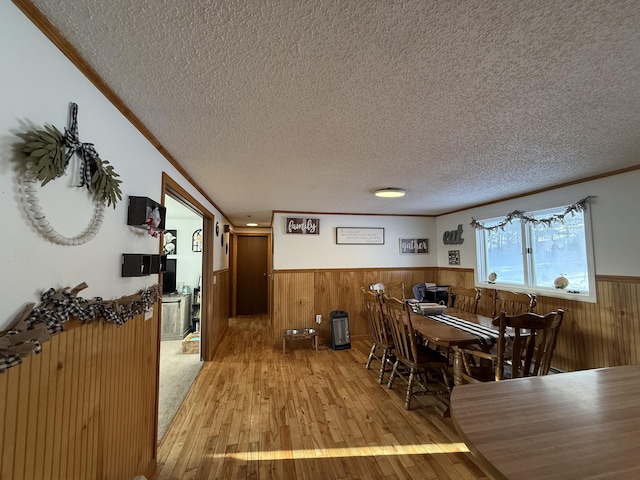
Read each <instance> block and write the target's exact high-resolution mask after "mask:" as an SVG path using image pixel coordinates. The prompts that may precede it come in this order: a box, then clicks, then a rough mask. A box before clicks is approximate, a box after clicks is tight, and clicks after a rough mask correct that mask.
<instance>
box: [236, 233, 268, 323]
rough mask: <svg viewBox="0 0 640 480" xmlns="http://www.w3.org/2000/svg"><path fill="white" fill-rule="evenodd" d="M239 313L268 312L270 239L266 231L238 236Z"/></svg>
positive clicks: (237, 311)
mask: <svg viewBox="0 0 640 480" xmlns="http://www.w3.org/2000/svg"><path fill="white" fill-rule="evenodd" d="M236 245H237V251H236V255H237V272H236V273H237V286H236V314H237V315H266V314H268V313H269V306H268V305H269V302H268V292H269V288H268V287H269V262H268V256H269V241H268V237H267V236H266V235H238V236H237V244H236Z"/></svg>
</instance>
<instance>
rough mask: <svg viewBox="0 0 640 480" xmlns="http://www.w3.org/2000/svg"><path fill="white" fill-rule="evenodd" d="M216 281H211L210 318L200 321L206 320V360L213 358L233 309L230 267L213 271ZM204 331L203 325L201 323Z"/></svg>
mask: <svg viewBox="0 0 640 480" xmlns="http://www.w3.org/2000/svg"><path fill="white" fill-rule="evenodd" d="M213 277H214V278H215V282H211V283H212V286H211V289H212V294H211V295H209V298H210V301H211V302H212V304H211V306H210V308H209V309H208V311H209V312H211V313H212V314H211V317H210V318H202V319H200V322H206V326H205V327H204V333H205V335H206V338H204V339H203V340H204V341H205V342H206V344H207V345H206V347H205V349H204V352H206V353H205V358H204V360H207V361H208V360H211V359H212V358H213V356H214V354H215V353H216V351H217V350H218V347H219V345H220V341H221V340H222V336H223V335H224V332H225V331H226V330H227V324H228V320H229V312H230V311H231V308H230V305H229V292H230V288H231V283H230V275H229V269H224V270H217V271H215V272H213ZM201 331H202V325H201Z"/></svg>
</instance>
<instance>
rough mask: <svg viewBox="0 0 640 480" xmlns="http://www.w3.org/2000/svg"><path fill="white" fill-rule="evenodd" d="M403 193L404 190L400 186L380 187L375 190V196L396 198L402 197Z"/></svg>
mask: <svg viewBox="0 0 640 480" xmlns="http://www.w3.org/2000/svg"><path fill="white" fill-rule="evenodd" d="M405 193H406V192H405V191H404V190H403V189H401V188H381V189H379V190H376V191H375V196H376V197H383V198H398V197H404V195H405Z"/></svg>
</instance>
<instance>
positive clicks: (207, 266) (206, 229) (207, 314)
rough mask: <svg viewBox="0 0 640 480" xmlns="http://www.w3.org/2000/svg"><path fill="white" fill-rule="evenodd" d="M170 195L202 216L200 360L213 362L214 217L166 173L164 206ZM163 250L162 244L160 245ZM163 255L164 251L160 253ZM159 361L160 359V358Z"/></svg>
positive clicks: (163, 184) (163, 173) (163, 176)
mask: <svg viewBox="0 0 640 480" xmlns="http://www.w3.org/2000/svg"><path fill="white" fill-rule="evenodd" d="M167 194H170V195H171V196H172V197H173V198H175V199H177V200H179V201H180V202H181V203H183V204H184V205H185V206H187V207H188V208H190V209H192V210H193V211H194V212H196V213H198V214H199V215H201V216H202V265H201V269H202V286H201V289H200V360H202V361H207V360H211V356H212V354H213V352H212V351H211V345H210V344H209V339H208V335H207V334H208V330H209V329H208V325H207V319H211V318H212V317H213V298H212V295H211V287H212V285H213V249H214V243H215V242H214V241H213V224H214V215H213V213H211V212H210V211H209V210H208V209H207V208H205V207H204V206H203V205H202V204H201V203H200V202H198V201H197V200H196V199H195V198H194V197H193V196H192V195H191V194H190V193H189V192H187V191H186V190H185V189H184V188H183V187H182V186H180V185H179V184H178V182H176V181H175V180H174V179H172V178H171V177H170V176H169V175H168V174H167V173H166V172H162V192H161V195H162V206H164V203H165V202H164V199H165V195H167ZM160 250H162V244H160ZM160 253H162V251H160ZM159 352H160V335H158V355H160V353H159ZM158 360H159V357H158Z"/></svg>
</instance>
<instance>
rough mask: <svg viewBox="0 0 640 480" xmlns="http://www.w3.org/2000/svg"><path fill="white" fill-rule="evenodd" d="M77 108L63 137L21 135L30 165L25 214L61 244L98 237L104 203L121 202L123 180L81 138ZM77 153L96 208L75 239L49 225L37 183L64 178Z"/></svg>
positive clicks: (49, 130)
mask: <svg viewBox="0 0 640 480" xmlns="http://www.w3.org/2000/svg"><path fill="white" fill-rule="evenodd" d="M77 116H78V105H77V104H75V103H72V104H71V121H70V125H69V129H65V133H64V135H63V134H62V133H60V131H59V130H58V129H57V128H56V127H54V126H49V125H45V127H44V129H43V130H31V131H28V132H25V133H24V134H22V135H21V137H22V138H23V139H24V145H23V146H22V153H24V155H25V157H26V159H27V163H26V171H25V173H24V177H23V185H24V188H23V195H24V200H25V202H26V211H27V214H28V215H29V218H30V219H31V221H32V223H33V225H34V226H35V227H36V229H37V230H38V231H39V232H40V233H41V234H42V235H43V236H45V237H46V238H47V239H49V240H51V241H52V242H54V243H57V244H60V245H82V244H84V243H86V242H88V241H89V240H91V239H92V238H93V237H95V236H96V234H97V233H98V231H99V230H100V227H101V226H102V223H103V220H104V208H105V204H107V205H108V206H113V208H115V206H116V203H117V202H118V200H122V191H121V190H120V183H122V181H121V180H118V178H117V177H118V176H119V175H118V174H117V173H116V172H115V170H114V169H113V166H112V165H109V162H108V161H106V160H102V159H101V158H100V156H99V155H98V152H96V150H95V148H93V144H91V143H81V142H80V140H79V139H78V119H77ZM74 154H78V155H79V157H80V159H81V164H80V184H79V185H78V186H79V187H85V188H87V190H88V191H89V192H91V193H93V199H94V203H95V209H94V213H93V216H92V218H91V220H90V222H89V225H88V227H87V228H86V229H85V230H84V232H82V233H81V234H79V235H77V236H75V237H71V238H69V237H65V236H64V235H62V234H60V233H58V232H57V231H56V230H55V229H54V228H53V226H51V225H50V224H49V221H48V220H47V219H46V215H45V214H44V212H43V211H42V207H41V206H40V200H39V199H38V183H40V186H44V185H46V184H47V183H49V182H50V181H51V180H55V179H56V178H58V177H61V176H62V175H64V173H65V171H66V169H67V166H68V165H69V161H70V160H71V158H72V157H73V155H74Z"/></svg>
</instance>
